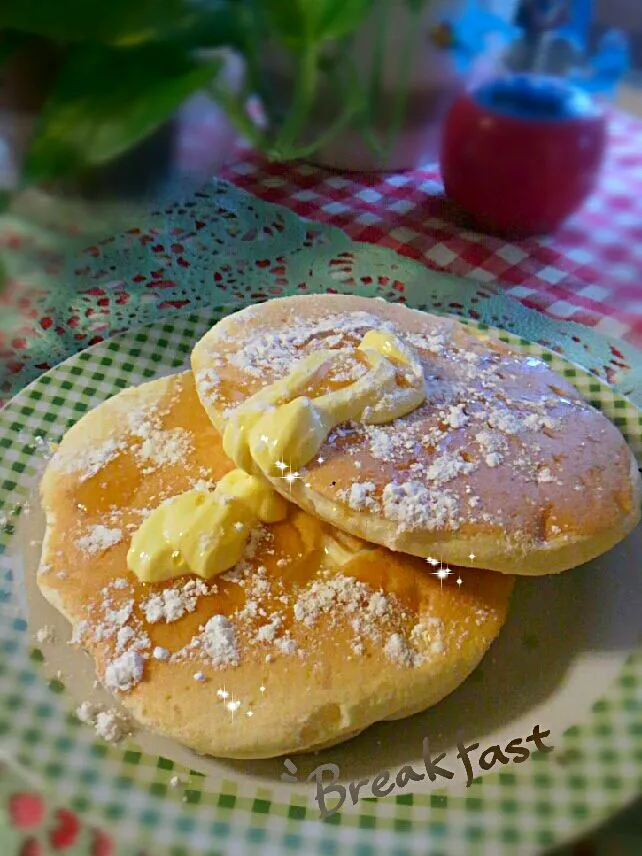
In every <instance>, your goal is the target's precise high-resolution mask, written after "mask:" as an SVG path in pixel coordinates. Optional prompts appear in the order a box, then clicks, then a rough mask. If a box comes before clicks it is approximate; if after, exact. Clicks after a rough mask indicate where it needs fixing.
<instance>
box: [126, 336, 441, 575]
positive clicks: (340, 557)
mask: <svg viewBox="0 0 642 856" xmlns="http://www.w3.org/2000/svg"><path fill="white" fill-rule="evenodd" d="M359 350H360V352H361V354H362V356H363V357H365V360H366V361H367V363H368V365H369V370H368V371H367V372H366V374H365V375H363V376H362V377H360V378H359V379H358V380H357V381H355V382H354V383H351V384H349V385H348V386H344V387H342V388H340V389H336V390H334V391H332V392H328V393H326V394H325V395H320V396H318V397H316V398H309V397H308V396H306V395H305V394H304V393H305V392H306V391H307V390H308V389H309V388H310V386H311V385H312V384H313V382H314V377H315V375H317V374H318V373H319V372H321V371H325V370H327V369H328V368H331V367H332V364H333V363H335V362H336V361H337V360H342V359H344V358H345V355H346V352H345V349H341V350H320V351H314V352H313V353H311V354H308V356H306V357H304V358H303V359H302V360H301V361H300V362H298V363H297V364H296V365H295V366H294V367H293V369H292V371H291V372H290V373H289V374H288V375H286V376H285V377H284V378H281V379H280V380H277V381H275V382H274V383H272V384H269V385H268V386H266V387H264V388H263V389H262V390H260V391H259V392H258V393H256V395H253V396H252V397H251V398H249V399H248V400H247V401H246V402H245V403H244V404H242V405H241V406H239V407H237V408H236V410H235V412H234V414H233V416H232V417H231V419H230V421H229V422H228V424H227V426H226V428H225V431H224V433H223V450H224V451H225V454H226V455H227V456H228V457H229V458H231V459H232V460H233V461H234V463H235V464H236V466H237V467H238V469H236V470H233V471H232V472H231V473H228V474H227V475H226V476H225V477H224V478H223V479H221V481H220V482H219V483H218V484H217V486H216V489H215V490H214V492H213V493H208V492H206V491H199V490H191V491H188V492H187V493H184V494H181V495H180V496H176V497H173V498H172V499H169V500H168V501H167V502H164V503H163V504H162V505H161V506H159V507H158V508H157V509H156V510H155V511H154V512H152V514H150V516H149V517H148V518H147V519H146V520H145V521H144V522H143V524H142V525H141V527H140V528H139V529H138V531H137V532H136V533H135V534H134V537H133V538H132V542H131V547H130V550H129V553H128V556H127V563H128V566H129V569H130V570H131V571H133V573H135V574H136V576H137V577H138V578H139V579H140V580H142V581H143V582H162V581H163V580H168V579H171V578H172V577H176V576H180V575H181V574H196V575H197V576H199V577H202V578H203V579H206V580H207V579H210V577H213V576H214V575H215V574H220V573H222V572H223V571H227V570H229V568H231V567H233V566H234V565H235V564H236V563H237V562H239V561H240V560H241V558H242V557H243V551H244V549H245V545H246V543H247V540H248V536H249V533H250V531H251V529H252V528H253V527H254V526H256V524H257V523H259V522H262V523H276V522H277V521H278V520H283V519H284V518H285V516H286V514H287V503H286V502H285V500H283V499H282V498H281V497H280V496H279V495H278V494H277V492H276V491H275V490H274V489H273V488H272V487H271V486H270V484H269V483H268V482H267V480H266V477H267V478H274V477H276V476H280V477H283V478H286V479H287V478H288V476H292V477H293V478H294V477H295V476H297V477H298V472H297V471H298V470H299V469H300V468H301V467H304V466H305V465H306V464H308V463H309V462H310V461H311V460H312V459H313V458H314V457H315V455H316V454H317V453H318V451H319V449H320V448H321V446H322V445H323V443H324V442H325V441H326V439H327V437H328V434H329V433H330V432H331V431H332V430H333V429H334V428H335V427H336V426H337V425H339V424H341V423H342V422H347V421H350V420H355V421H362V422H364V423H367V424H372V425H376V424H381V423H384V422H391V421H392V420H393V419H398V418H400V417H402V416H405V415H406V414H408V413H410V412H411V411H413V410H415V409H416V408H417V407H419V406H420V405H421V404H423V402H424V401H425V398H426V391H425V384H424V376H423V367H422V365H421V361H420V360H419V357H418V356H417V354H416V353H415V351H414V350H413V349H412V348H410V347H409V346H407V345H406V344H405V343H404V342H403V341H402V340H401V339H399V337H398V336H395V335H394V334H393V333H389V332H382V331H379V330H371V331H370V332H369V333H367V334H366V335H365V336H364V337H363V340H362V341H361V344H360V345H359ZM284 473H286V475H284ZM351 547H352V545H343V546H342V545H341V544H339V543H337V542H335V541H332V540H329V541H328V542H327V543H326V544H325V547H324V552H325V553H326V555H328V556H329V557H330V558H331V559H333V560H334V561H335V563H336V564H345V562H347V561H349V560H350V557H351V556H352V555H353V554H354V550H351Z"/></svg>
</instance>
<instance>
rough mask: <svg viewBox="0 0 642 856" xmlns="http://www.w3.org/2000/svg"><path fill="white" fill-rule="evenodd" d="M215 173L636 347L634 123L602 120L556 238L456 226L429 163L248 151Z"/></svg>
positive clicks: (640, 132)
mask: <svg viewBox="0 0 642 856" xmlns="http://www.w3.org/2000/svg"><path fill="white" fill-rule="evenodd" d="M224 177H225V178H227V179H229V180H230V181H231V182H233V183H234V184H235V185H237V186H238V187H241V188H243V189H245V190H247V191H249V192H250V193H253V194H255V195H256V196H258V197H260V198H261V199H264V200H266V201H270V202H275V203H278V204H281V205H285V206H287V207H288V208H290V209H292V210H293V211H295V212H296V213H297V214H300V215H301V216H303V217H308V218H310V219H313V220H320V221H324V222H327V223H331V224H332V225H334V226H338V227H340V228H341V229H343V230H344V231H346V232H347V233H348V234H349V235H350V237H351V238H354V239H355V240H358V241H367V242H371V243H375V244H380V245H382V246H386V247H391V248H392V249H394V250H396V251H397V252H399V253H401V254H402V255H404V256H409V257H410V258H413V259H418V260H420V261H423V262H424V263H425V264H426V266H427V267H430V268H434V269H438V270H442V271H447V272H448V273H453V274H458V275H460V276H466V277H471V278H472V279H475V280H477V281H480V282H490V281H492V282H496V283H499V284H500V285H502V286H505V289H506V293H507V294H508V295H510V296H512V297H516V298H518V299H519V300H520V301H522V302H523V303H524V304H526V305H527V306H529V307H531V308H535V309H542V310H545V311H546V312H547V313H550V314H551V315H552V316H554V317H556V318H562V319H570V320H573V321H577V322H579V323H583V324H587V325H589V326H592V327H596V328H597V329H599V330H600V331H602V332H603V333H606V334H608V335H611V336H616V337H619V338H622V339H626V340H628V341H629V342H631V344H635V345H637V346H639V347H642V120H640V119H637V118H634V117H632V116H628V115H625V114H622V113H619V112H613V113H612V114H611V116H610V145H609V147H608V153H607V157H606V161H605V164H604V168H603V172H602V176H601V180H600V183H599V186H598V188H597V190H596V192H595V193H594V194H593V196H592V197H591V198H590V199H589V200H588V202H587V203H586V204H585V205H584V207H583V208H582V209H581V211H579V212H578V213H577V214H576V215H574V216H573V217H572V218H571V219H570V220H569V221H568V222H567V223H566V225H565V226H564V227H563V228H562V229H561V230H560V231H559V232H558V233H557V234H555V235H553V236H550V237H546V238H538V239H529V240H525V241H519V242H514V243H511V242H507V241H505V240H503V239H501V238H496V237H491V236H488V235H483V234H480V233H478V232H472V231H468V230H467V229H465V228H462V225H461V224H460V223H459V222H458V217H457V213H456V211H455V210H454V208H453V206H452V205H451V204H450V203H449V201H448V200H447V199H446V197H445V196H444V193H443V186H442V183H441V179H440V176H439V171H438V169H437V166H436V165H434V166H428V167H427V168H425V169H421V170H415V171H412V172H405V173H394V174H386V175H377V174H375V175H372V174H366V173H339V172H332V171H328V170H323V169H319V168H316V167H313V166H310V165H308V164H295V165H291V164H280V163H269V162H267V161H266V160H265V159H264V158H262V157H260V156H258V155H256V154H252V153H251V154H249V155H248V156H247V157H244V158H243V159H242V160H240V161H239V162H237V163H235V164H233V165H231V166H229V167H228V168H227V169H226V171H225V173H224Z"/></svg>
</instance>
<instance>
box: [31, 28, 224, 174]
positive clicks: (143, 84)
mask: <svg viewBox="0 0 642 856" xmlns="http://www.w3.org/2000/svg"><path fill="white" fill-rule="evenodd" d="M219 68H220V63H217V62H212V61H210V62H207V63H200V64H199V63H197V62H195V61H194V60H193V59H191V58H190V57H189V56H188V55H187V54H186V53H185V52H184V51H182V50H180V49H179V48H178V47H177V46H173V45H143V46H139V47H135V48H127V49H124V48H123V49H117V48H108V47H102V46H96V47H92V48H87V47H78V48H74V49H72V50H70V52H69V54H68V56H67V59H66V61H65V65H64V66H63V68H62V71H61V72H60V74H59V76H58V78H57V80H56V81H55V83H54V85H53V89H52V91H51V94H50V97H49V100H48V101H47V103H46V104H45V107H44V110H43V114H42V116H41V117H40V120H39V122H38V126H37V128H36V131H35V134H34V137H33V139H32V141H31V145H30V147H29V151H28V152H27V156H26V158H25V163H24V165H23V176H22V177H23V181H24V182H25V183H34V182H40V181H44V180H48V179H54V178H60V177H62V176H65V175H69V174H71V173H74V172H76V171H78V170H80V169H83V168H85V167H88V166H96V165H98V164H102V163H105V162H106V161H109V160H111V159H112V158H114V157H116V156H117V155H119V154H121V153H123V152H124V151H126V150H127V149H129V148H130V147H131V146H132V145H134V144H135V143H136V142H138V141H139V140H141V139H142V138H143V137H145V136H146V135H147V134H149V133H150V132H151V131H153V130H154V129H155V128H157V127H158V126H159V125H161V124H162V123H163V122H164V121H165V120H166V119H168V118H169V117H170V116H171V115H172V114H173V113H174V111H175V110H176V108H177V107H178V106H179V105H180V104H181V103H182V102H183V101H184V100H185V98H187V97H188V96H189V95H190V94H191V93H192V92H194V91H196V90H197V89H199V88H201V87H202V86H204V85H206V84H207V83H209V82H210V81H211V80H212V79H213V78H214V77H215V76H216V74H217V71H218V70H219Z"/></svg>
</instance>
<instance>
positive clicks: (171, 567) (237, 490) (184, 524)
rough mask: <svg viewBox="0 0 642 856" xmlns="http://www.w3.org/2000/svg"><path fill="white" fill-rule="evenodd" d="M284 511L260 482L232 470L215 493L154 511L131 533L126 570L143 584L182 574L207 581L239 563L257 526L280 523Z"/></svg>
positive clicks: (178, 499) (195, 494) (184, 497)
mask: <svg viewBox="0 0 642 856" xmlns="http://www.w3.org/2000/svg"><path fill="white" fill-rule="evenodd" d="M287 508H288V504H287V502H286V501H285V500H284V499H283V498H282V497H281V496H279V494H277V493H276V491H274V490H273V489H272V488H271V487H270V485H269V484H267V483H266V482H265V480H264V479H263V478H258V477H257V476H252V475H248V473H244V472H242V471H241V470H233V471H232V472H231V473H228V474H227V475H226V476H224V477H223V478H222V479H221V481H220V482H219V483H218V484H217V485H216V489H215V490H214V491H213V492H211V493H208V492H207V491H202V490H190V491H187V492H186V493H182V494H180V495H179V496H175V497H172V498H171V499H168V500H167V501H166V502H164V503H162V505H159V507H158V508H156V509H155V510H154V511H152V513H151V514H150V515H149V517H147V518H146V519H145V520H144V521H143V523H142V525H141V526H140V527H139V528H138V530H137V531H136V532H135V533H134V536H133V538H132V541H131V546H130V549H129V553H128V554H127V564H128V566H129V569H130V570H131V571H133V572H134V573H135V574H136V576H137V577H138V579H139V580H141V581H142V582H148V583H151V582H154V583H157V582H163V581H164V580H168V579H172V578H173V577H176V576H179V575H181V574H196V575H197V576H199V577H202V578H203V579H206V580H208V579H210V578H211V577H213V576H215V575H216V574H220V573H223V571H227V570H229V569H230V568H231V567H233V566H234V565H235V564H236V563H237V562H239V561H240V560H241V558H242V557H243V551H244V549H245V545H246V543H247V540H248V538H249V534H250V532H251V530H252V529H253V528H254V527H255V526H256V525H257V523H259V522H262V523H276V522H277V521H279V520H283V519H285V517H286V515H287Z"/></svg>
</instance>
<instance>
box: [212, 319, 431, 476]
mask: <svg viewBox="0 0 642 856" xmlns="http://www.w3.org/2000/svg"><path fill="white" fill-rule="evenodd" d="M359 350H360V351H361V352H362V353H363V355H364V356H365V358H366V360H367V361H368V363H369V365H370V369H369V371H368V372H367V373H366V374H365V375H363V377H361V378H359V380H357V381H355V382H354V383H352V384H350V385H349V386H345V387H343V388H341V389H337V390H334V391H333V392H329V393H327V394H325V395H320V396H318V397H317V398H308V397H307V396H305V395H302V393H303V392H304V391H305V390H307V389H308V388H309V386H310V383H311V381H312V380H313V378H314V375H315V374H316V373H317V372H318V371H319V370H320V369H321V368H322V367H323V366H327V365H328V364H329V365H331V364H332V362H333V361H335V360H337V359H342V358H344V357H345V352H344V351H343V350H337V351H330V350H328V351H314V352H313V353H311V354H309V355H308V356H307V357H304V358H303V359H302V360H301V361H300V362H299V363H297V365H296V366H295V367H294V368H293V369H292V371H291V372H290V373H289V374H288V375H286V377H284V378H282V379H281V380H278V381H276V382H275V383H273V384H271V385H270V386H268V387H265V388H264V389H262V390H260V391H259V392H258V393H256V395H254V396H252V397H251V398H249V399H248V400H247V401H246V402H245V403H244V404H242V405H241V406H240V407H238V408H237V409H236V411H235V413H234V414H233V416H232V418H231V419H230V421H229V422H228V424H227V426H226V428H225V431H224V433H223V449H224V451H225V453H226V455H228V457H230V458H231V459H232V460H233V461H234V462H235V464H236V465H237V467H240V468H241V469H243V470H246V471H247V472H253V473H257V472H258V473H263V474H264V475H266V476H268V477H274V476H278V475H282V474H283V470H284V468H285V469H287V470H289V471H290V472H295V471H297V470H299V469H300V468H301V467H303V466H305V465H306V464H307V463H309V462H310V461H311V460H312V458H314V457H315V455H316V454H317V452H318V451H319V449H320V448H321V446H322V445H323V443H324V442H325V440H326V438H327V436H328V434H329V433H330V432H331V431H332V429H333V428H335V427H336V426H337V425H339V424H341V423H342V422H347V421H349V420H355V421H362V422H364V423H366V424H373V425H376V424H382V423H385V422H391V421H392V420H394V419H398V418H400V417H402V416H405V415H406V414H408V413H410V412H412V411H413V410H415V409H416V408H417V407H419V406H420V405H421V404H423V402H424V401H425V399H426V390H425V384H424V376H423V367H422V365H421V361H420V360H419V357H418V356H417V354H416V353H415V352H414V351H413V350H412V349H411V348H409V347H408V346H407V345H406V344H405V343H404V342H402V341H401V339H399V337H398V336H395V335H394V334H393V333H388V332H381V331H378V330H371V331H370V332H368V333H366V335H365V336H364V338H363V340H362V342H361V344H360V345H359ZM398 372H403V381H404V385H400V384H399V383H398V380H397V374H398Z"/></svg>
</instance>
